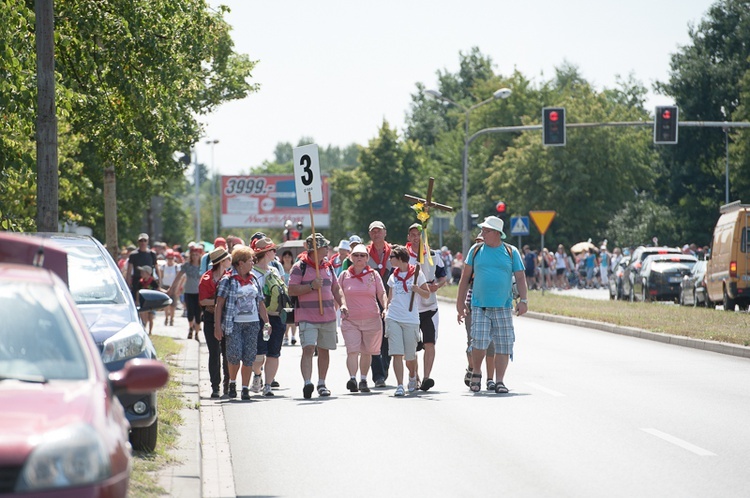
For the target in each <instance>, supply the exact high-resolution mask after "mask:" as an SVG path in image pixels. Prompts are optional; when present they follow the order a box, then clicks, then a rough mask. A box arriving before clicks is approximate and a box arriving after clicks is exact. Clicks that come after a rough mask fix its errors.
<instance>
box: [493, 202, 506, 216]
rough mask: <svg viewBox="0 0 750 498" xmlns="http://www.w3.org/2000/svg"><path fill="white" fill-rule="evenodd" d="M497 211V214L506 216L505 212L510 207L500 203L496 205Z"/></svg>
mask: <svg viewBox="0 0 750 498" xmlns="http://www.w3.org/2000/svg"><path fill="white" fill-rule="evenodd" d="M495 210H496V211H497V214H499V215H501V216H502V215H504V214H505V212H506V211H507V210H508V206H507V205H506V204H505V202H503V201H500V202H498V203H497V204H496V205H495Z"/></svg>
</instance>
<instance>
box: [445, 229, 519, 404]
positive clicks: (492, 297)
mask: <svg viewBox="0 0 750 498" xmlns="http://www.w3.org/2000/svg"><path fill="white" fill-rule="evenodd" d="M479 227H480V228H481V229H482V236H483V237H484V243H482V244H475V245H474V246H472V247H471V249H469V253H468V255H467V258H466V261H465V263H464V268H463V271H462V272H461V281H460V282H459V284H458V297H457V299H456V310H457V311H458V323H461V322H462V321H463V319H464V317H466V315H467V314H468V309H467V308H466V294H467V292H468V290H469V282H470V281H471V278H472V275H473V277H474V284H473V290H472V295H471V346H472V350H471V355H472V364H473V365H481V364H482V362H483V361H484V356H485V354H486V352H487V347H488V346H489V344H490V342H493V343H494V344H495V392H496V393H497V394H505V393H507V392H508V388H507V387H506V386H505V384H504V382H503V381H504V378H505V371H506V370H507V368H508V362H509V361H510V360H511V359H512V357H513V343H514V342H515V332H514V330H513V276H515V277H516V284H517V286H518V293H519V296H520V300H519V302H518V305H517V306H516V314H517V315H518V316H520V315H523V314H524V313H526V312H527V311H528V303H529V302H528V300H527V299H526V295H527V290H528V289H527V287H526V275H525V273H524V266H523V261H522V260H521V255H520V254H519V252H518V249H516V248H515V247H513V246H511V245H509V244H505V243H504V242H503V240H502V239H504V238H505V233H503V220H501V219H500V218H498V217H497V216H488V217H487V218H485V219H484V222H482V223H480V224H479ZM481 387H482V374H481V372H479V371H477V370H475V371H474V372H473V373H472V375H471V382H470V385H469V388H470V389H471V390H472V392H478V391H479V390H480V389H481Z"/></svg>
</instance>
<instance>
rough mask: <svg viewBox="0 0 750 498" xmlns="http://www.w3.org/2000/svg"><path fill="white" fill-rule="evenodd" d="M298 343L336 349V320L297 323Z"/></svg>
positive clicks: (303, 345)
mask: <svg viewBox="0 0 750 498" xmlns="http://www.w3.org/2000/svg"><path fill="white" fill-rule="evenodd" d="M299 339H300V345H301V346H302V347H303V348H304V347H305V346H318V347H319V348H321V349H336V320H334V321H332V322H324V323H310V322H300V323H299Z"/></svg>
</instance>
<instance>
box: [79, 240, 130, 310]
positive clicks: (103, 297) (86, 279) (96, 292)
mask: <svg viewBox="0 0 750 498" xmlns="http://www.w3.org/2000/svg"><path fill="white" fill-rule="evenodd" d="M65 250H66V251H67V252H68V281H69V285H70V293H71V294H73V299H75V302H76V303H77V304H110V303H123V302H125V299H124V297H123V295H122V291H121V289H120V287H119V286H118V285H117V281H116V280H115V279H114V276H113V275H112V271H111V270H110V268H109V267H108V265H107V261H106V260H105V259H104V257H103V256H102V254H101V253H100V252H99V250H98V248H97V247H96V246H94V245H91V246H81V245H68V246H66V247H65Z"/></svg>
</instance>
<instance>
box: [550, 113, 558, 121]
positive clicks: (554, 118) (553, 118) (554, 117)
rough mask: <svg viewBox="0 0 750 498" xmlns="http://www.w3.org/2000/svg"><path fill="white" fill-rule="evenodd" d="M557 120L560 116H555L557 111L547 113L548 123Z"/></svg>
mask: <svg viewBox="0 0 750 498" xmlns="http://www.w3.org/2000/svg"><path fill="white" fill-rule="evenodd" d="M558 119H560V116H559V115H558V114H557V111H552V112H550V113H549V120H550V121H557V120H558Z"/></svg>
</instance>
